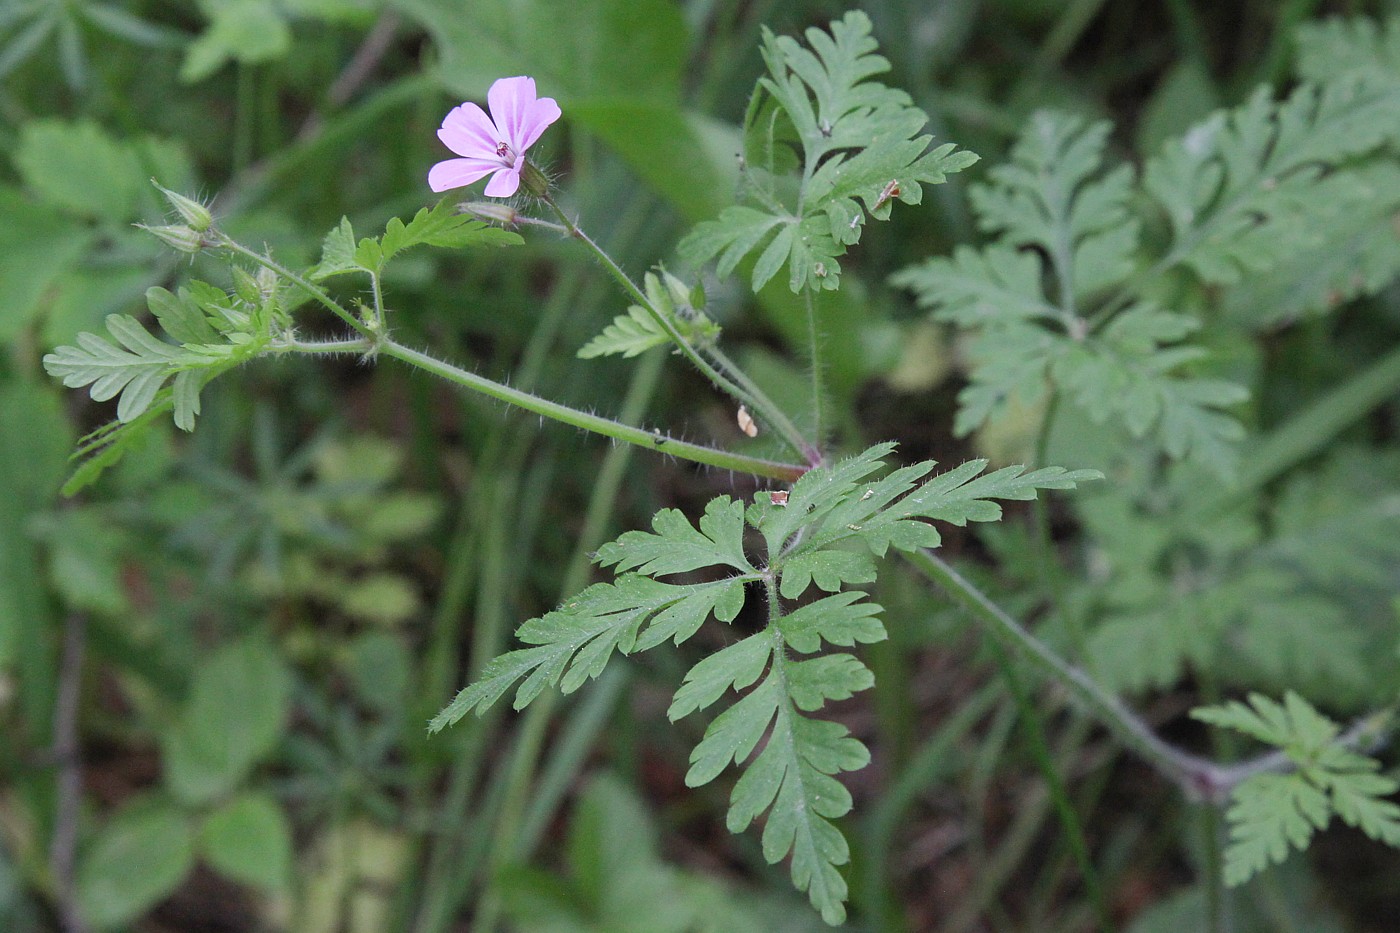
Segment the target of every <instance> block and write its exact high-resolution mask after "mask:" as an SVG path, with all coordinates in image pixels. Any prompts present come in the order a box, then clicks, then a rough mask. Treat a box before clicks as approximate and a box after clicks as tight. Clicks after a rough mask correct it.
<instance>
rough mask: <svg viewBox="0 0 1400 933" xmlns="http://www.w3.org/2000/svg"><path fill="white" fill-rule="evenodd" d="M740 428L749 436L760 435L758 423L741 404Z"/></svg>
mask: <svg viewBox="0 0 1400 933" xmlns="http://www.w3.org/2000/svg"><path fill="white" fill-rule="evenodd" d="M739 430H740V431H743V432H744V434H745V435H747V436H748V437H758V424H757V423H755V422H754V420H753V415H751V414H749V410H748V409H747V408H745V407H744V406H743V405H740V406H739Z"/></svg>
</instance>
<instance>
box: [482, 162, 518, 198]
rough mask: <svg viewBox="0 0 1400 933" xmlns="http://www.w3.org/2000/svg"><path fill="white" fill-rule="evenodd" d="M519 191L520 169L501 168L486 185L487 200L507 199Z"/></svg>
mask: <svg viewBox="0 0 1400 933" xmlns="http://www.w3.org/2000/svg"><path fill="white" fill-rule="evenodd" d="M518 190H520V169H517V168H503V169H501V170H500V171H498V172H497V173H496V174H494V175H492V176H491V180H490V181H488V182H487V183H486V196H487V197H488V198H508V197H510V196H511V195H513V194H515V192H516V191H518Z"/></svg>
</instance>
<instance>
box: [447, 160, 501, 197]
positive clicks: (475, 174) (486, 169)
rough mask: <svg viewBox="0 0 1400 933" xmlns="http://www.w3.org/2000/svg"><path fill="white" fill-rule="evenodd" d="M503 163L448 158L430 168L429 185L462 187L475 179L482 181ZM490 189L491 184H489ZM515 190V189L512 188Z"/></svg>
mask: <svg viewBox="0 0 1400 933" xmlns="http://www.w3.org/2000/svg"><path fill="white" fill-rule="evenodd" d="M500 169H501V164H500V163H499V162H495V161H487V160H486V159H448V160H447V161H446V162H439V163H438V164H437V165H434V166H433V167H432V168H431V169H429V170H428V187H429V188H432V189H433V190H434V191H446V190H447V189H449V188H461V187H464V186H466V185H470V184H471V183H472V182H474V181H480V180H481V179H483V178H485V177H486V176H487V175H490V174H491V173H492V172H494V171H497V170H500ZM487 188H488V189H489V188H490V186H489V185H488V186H487ZM511 190H512V191H514V189H511Z"/></svg>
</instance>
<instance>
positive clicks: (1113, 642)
mask: <svg viewBox="0 0 1400 933" xmlns="http://www.w3.org/2000/svg"><path fill="white" fill-rule="evenodd" d="M1395 466H1396V465H1395V463H1394V461H1393V460H1392V459H1390V458H1386V459H1375V458H1374V455H1371V456H1368V455H1366V454H1363V453H1362V452H1361V451H1358V450H1354V449H1342V450H1338V451H1337V452H1336V453H1335V454H1333V455H1332V456H1331V457H1329V458H1328V459H1327V460H1325V461H1324V462H1323V463H1321V464H1319V465H1318V466H1317V467H1316V468H1315V469H1313V470H1310V471H1307V472H1302V473H1299V474H1297V475H1295V476H1293V477H1291V478H1290V479H1289V480H1288V481H1287V482H1286V483H1284V484H1283V485H1282V486H1281V487H1280V489H1279V492H1278V495H1277V497H1276V499H1275V500H1274V501H1272V502H1270V503H1260V504H1257V505H1253V506H1251V507H1249V508H1243V509H1234V510H1226V511H1221V512H1213V513H1211V514H1204V515H1191V514H1190V513H1189V511H1188V510H1189V509H1190V508H1191V505H1190V503H1191V502H1192V500H1193V499H1194V498H1195V496H1196V495H1197V494H1198V490H1197V489H1195V488H1194V487H1193V486H1188V485H1186V484H1187V483H1190V482H1192V479H1191V477H1190V474H1189V473H1186V472H1184V471H1183V472H1180V473H1177V474H1175V475H1173V473H1168V475H1167V476H1166V477H1154V478H1152V479H1150V480H1146V481H1144V484H1143V487H1142V488H1140V489H1135V488H1133V487H1132V485H1131V484H1126V483H1125V484H1122V485H1120V486H1119V487H1117V488H1115V489H1112V490H1100V491H1099V494H1097V495H1095V496H1091V497H1085V498H1083V499H1080V500H1078V501H1076V503H1075V507H1076V510H1077V511H1078V512H1079V515H1080V517H1081V520H1082V521H1083V522H1084V523H1085V527H1086V529H1087V531H1088V533H1089V535H1090V537H1091V538H1092V540H1094V541H1095V547H1096V549H1097V553H1098V555H1099V556H1097V557H1096V558H1095V559H1096V560H1100V561H1102V564H1101V566H1102V569H1103V575H1102V576H1101V578H1100V579H1099V580H1097V581H1096V584H1095V587H1094V593H1093V595H1092V597H1091V598H1092V599H1093V601H1094V603H1095V604H1096V605H1097V606H1098V607H1099V609H1098V613H1099V614H1098V619H1097V621H1096V623H1095V625H1094V627H1093V631H1092V633H1091V634H1090V637H1089V639H1088V643H1087V653H1088V656H1089V658H1090V660H1091V662H1092V666H1093V668H1094V670H1095V672H1096V674H1097V676H1098V678H1099V679H1100V680H1101V681H1102V682H1103V683H1104V684H1105V685H1106V686H1108V687H1110V688H1112V689H1114V690H1117V691H1125V692H1131V693H1137V692H1140V691H1143V690H1146V689H1149V688H1157V689H1163V688H1167V687H1170V686H1171V685H1172V684H1174V683H1177V682H1178V681H1180V680H1181V679H1182V678H1183V677H1187V676H1192V675H1196V676H1202V677H1207V678H1211V679H1220V678H1226V679H1228V681H1229V682H1230V683H1232V684H1236V685H1240V686H1245V687H1250V688H1253V689H1258V690H1265V691H1279V692H1281V691H1283V690H1284V689H1286V688H1288V687H1294V688H1297V689H1307V690H1310V691H1315V692H1317V693H1319V694H1322V693H1323V692H1325V693H1326V694H1327V695H1329V696H1332V697H1334V698H1336V699H1337V700H1339V701H1344V702H1347V703H1375V702H1386V701H1387V699H1388V697H1387V696H1386V695H1385V689H1386V688H1385V684H1386V683H1387V682H1388V680H1389V677H1388V671H1390V670H1391V669H1393V661H1391V660H1390V659H1389V658H1388V657H1387V656H1386V653H1385V650H1384V646H1385V644H1386V643H1387V640H1388V639H1390V638H1391V637H1392V636H1391V631H1390V628H1391V627H1390V626H1389V625H1388V623H1387V622H1385V621H1383V620H1382V619H1380V618H1379V617H1377V615H1376V614H1375V613H1374V611H1372V610H1370V609H1369V608H1368V607H1371V606H1375V605H1378V604H1383V603H1384V602H1385V601H1387V600H1388V599H1389V598H1390V596H1391V594H1392V591H1393V583H1392V580H1391V577H1390V574H1391V572H1392V571H1391V569H1389V568H1393V567H1394V566H1395V564H1396V562H1397V561H1400V513H1397V512H1396V510H1395V508H1394V502H1395V498H1394V492H1393V490H1391V489H1390V488H1389V486H1388V485H1387V482H1386V481H1385V480H1384V479H1382V477H1384V476H1387V475H1390V474H1391V473H1392V471H1393V470H1394V469H1395ZM1166 490H1170V493H1168V492H1166ZM1164 495H1170V496H1171V497H1172V498H1170V499H1168V500H1167V501H1168V502H1170V503H1171V505H1170V507H1169V509H1170V511H1171V512H1186V514H1185V515H1183V517H1181V518H1179V519H1174V520H1172V521H1169V522H1168V521H1164V519H1163V517H1162V515H1161V514H1160V513H1159V512H1158V511H1157V510H1158V509H1161V508H1163V507H1164V506H1165V505H1166V503H1164V501H1163V497H1164Z"/></svg>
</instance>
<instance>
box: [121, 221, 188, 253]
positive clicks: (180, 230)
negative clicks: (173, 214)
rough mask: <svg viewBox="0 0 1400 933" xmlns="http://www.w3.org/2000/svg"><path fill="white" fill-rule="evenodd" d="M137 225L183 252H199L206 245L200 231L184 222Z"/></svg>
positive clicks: (167, 244)
mask: <svg viewBox="0 0 1400 933" xmlns="http://www.w3.org/2000/svg"><path fill="white" fill-rule="evenodd" d="M136 226H138V227H140V228H141V229H142V230H145V231H146V232H147V233H149V234H151V235H153V236H155V237H156V238H157V239H159V240H160V241H161V242H162V243H164V244H165V245H166V246H169V247H171V248H173V249H177V250H179V251H180V252H182V253H197V252H199V251H200V250H202V249H203V248H204V247H205V242H204V238H203V237H202V236H200V234H199V231H198V230H194V229H192V228H190V227H187V226H185V225H184V224H171V225H169V226H164V227H148V226H146V225H145V224H137V225H136Z"/></svg>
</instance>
